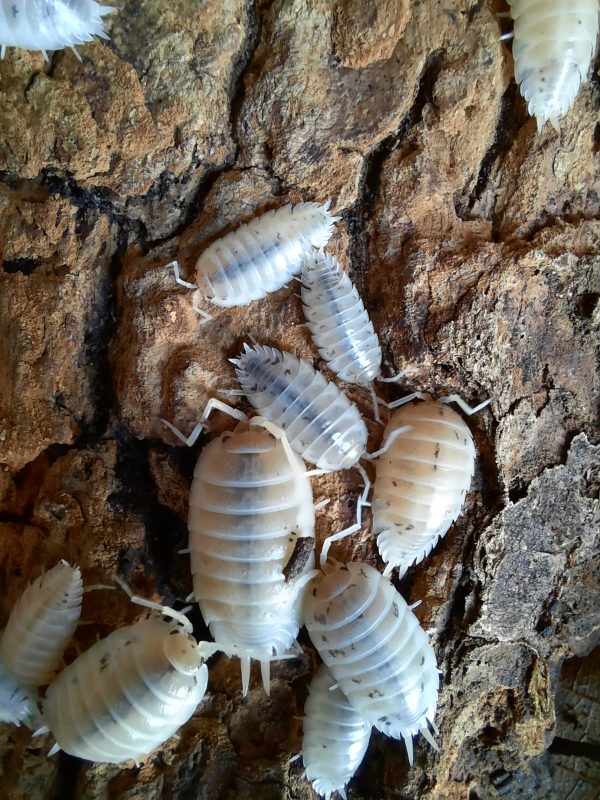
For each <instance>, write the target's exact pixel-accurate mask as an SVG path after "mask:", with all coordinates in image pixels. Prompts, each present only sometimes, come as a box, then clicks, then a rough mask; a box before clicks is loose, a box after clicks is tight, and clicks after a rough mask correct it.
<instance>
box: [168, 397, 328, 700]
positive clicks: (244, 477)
mask: <svg viewBox="0 0 600 800" xmlns="http://www.w3.org/2000/svg"><path fill="white" fill-rule="evenodd" d="M214 409H219V410H221V411H224V412H225V413H228V414H230V415H231V416H233V417H234V418H235V419H237V420H239V424H238V425H237V427H236V428H235V430H234V431H232V432H230V431H227V432H225V433H223V434H222V435H221V436H220V437H217V438H216V439H213V441H212V442H210V443H209V444H208V445H207V446H206V447H205V448H204V449H203V451H202V452H201V453H200V456H199V457H198V461H197V463H196V467H195V469H194V479H193V481H192V486H191V489H190V505H189V516H188V527H189V531H190V537H189V552H190V557H191V567H192V577H193V583H194V592H193V597H194V598H195V599H196V600H197V601H198V604H199V606H200V610H201V612H202V616H203V617H204V620H205V622H206V623H207V625H208V626H209V628H210V631H211V633H212V634H213V636H214V638H215V640H216V641H217V642H218V644H219V649H221V650H222V651H223V652H225V653H226V654H227V655H236V656H239V657H240V664H241V670H242V691H243V693H244V694H246V693H247V691H248V685H249V678H250V662H251V659H255V660H257V661H259V662H260V665H261V673H262V678H263V684H264V687H265V690H266V692H267V694H268V693H269V685H270V663H271V661H273V660H275V659H279V658H285V657H287V655H286V654H287V651H288V650H289V648H290V647H291V646H292V645H293V643H294V640H295V637H296V636H297V633H298V630H299V628H300V624H301V600H302V591H303V589H304V587H305V586H306V584H307V583H308V581H310V580H311V578H312V577H313V576H314V574H315V572H314V570H313V569H312V566H313V563H314V556H313V551H314V509H313V498H312V489H311V486H310V481H309V478H308V473H307V472H306V468H305V466H304V463H303V462H302V460H301V459H300V458H299V456H297V455H296V454H295V453H294V452H293V451H292V449H291V448H290V445H289V443H288V441H287V437H286V436H285V433H284V432H283V431H282V430H281V429H279V428H277V427H276V426H275V425H273V424H271V423H269V422H268V421H267V420H265V419H263V418H260V417H254V418H252V419H248V417H246V415H245V414H243V413H242V412H241V411H239V410H237V409H233V408H230V407H229V406H227V405H226V404H225V403H222V402H221V401H219V400H214V399H213V400H211V401H209V403H208V405H207V407H206V409H205V411H204V414H203V415H202V418H201V420H200V423H199V424H198V425H197V426H196V428H195V430H194V432H193V433H192V435H191V436H190V437H188V438H187V439H186V438H185V437H183V435H182V434H180V433H179V431H177V430H175V429H174V428H173V426H172V425H170V424H168V427H169V428H170V429H171V430H173V431H174V432H175V434H176V435H177V436H178V437H179V438H180V439H181V440H182V441H184V442H185V443H186V444H190V443H193V441H194V439H195V438H196V437H197V435H198V433H199V430H200V429H201V428H200V426H201V425H203V424H204V422H205V421H206V420H207V418H208V416H209V415H210V413H211V412H212V411H213V410H214Z"/></svg>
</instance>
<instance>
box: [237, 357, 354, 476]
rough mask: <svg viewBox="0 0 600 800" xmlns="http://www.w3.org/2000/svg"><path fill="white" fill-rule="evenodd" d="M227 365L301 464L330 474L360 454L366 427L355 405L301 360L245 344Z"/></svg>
mask: <svg viewBox="0 0 600 800" xmlns="http://www.w3.org/2000/svg"><path fill="white" fill-rule="evenodd" d="M232 361H233V363H234V364H235V365H236V373H237V377H238V380H239V382H240V385H241V387H242V390H243V392H244V394H245V395H246V396H247V398H248V400H249V401H250V403H252V405H253V406H254V408H256V409H257V410H258V412H259V413H260V414H262V415H263V416H265V417H266V418H267V419H268V420H270V421H271V422H273V423H274V424H275V425H278V426H279V427H280V428H282V430H284V431H285V433H286V435H287V437H288V439H289V442H290V444H291V446H292V448H293V449H294V450H295V451H296V452H297V453H299V454H300V455H301V456H302V458H304V459H305V460H306V461H310V462H311V463H313V464H316V466H317V467H318V468H319V469H323V470H327V471H335V470H339V469H348V468H349V467H352V466H353V465H354V464H356V463H357V461H358V460H359V459H360V458H361V456H363V455H364V454H365V450H366V446H367V428H366V426H365V423H364V422H363V420H362V418H361V416H360V413H359V411H358V409H357V407H356V406H355V405H354V403H351V402H350V401H349V400H348V398H347V397H346V395H345V394H343V392H341V391H340V390H339V389H338V387H337V386H336V385H335V384H333V383H330V382H329V381H327V380H326V379H325V378H324V377H323V376H322V375H321V373H320V372H317V371H316V370H315V369H314V368H313V367H312V366H311V365H310V364H308V363H307V362H306V361H302V360H301V359H298V358H296V356H293V355H292V354H291V353H286V352H282V351H281V350H276V349H275V348H273V347H263V346H261V345H255V346H254V347H249V346H248V345H245V346H244V352H243V353H242V354H241V355H240V356H239V358H237V359H232Z"/></svg>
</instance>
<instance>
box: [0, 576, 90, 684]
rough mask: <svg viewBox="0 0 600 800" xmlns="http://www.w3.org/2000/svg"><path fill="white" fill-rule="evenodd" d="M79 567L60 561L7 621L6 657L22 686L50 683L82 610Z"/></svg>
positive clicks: (29, 589) (32, 586) (30, 588)
mask: <svg viewBox="0 0 600 800" xmlns="http://www.w3.org/2000/svg"><path fill="white" fill-rule="evenodd" d="M82 595H83V585H82V582H81V572H80V570H79V567H71V566H69V564H67V562H66V561H60V562H59V563H58V564H57V565H56V566H55V567H53V568H52V569H51V570H48V572H45V573H44V574H43V575H41V576H40V577H39V578H37V579H36V580H35V581H34V582H33V583H32V584H30V585H29V586H28V587H27V589H25V591H24V592H23V594H22V595H21V597H20V598H19V600H18V601H17V603H16V604H15V606H14V608H13V610H12V611H11V614H10V617H9V619H8V622H7V624H6V630H5V631H4V636H3V638H2V649H1V654H2V661H3V663H4V666H5V667H6V669H7V670H8V671H9V672H10V673H11V674H12V675H13V677H14V678H16V680H17V681H18V682H19V683H20V684H21V685H22V686H44V685H45V684H47V683H50V681H51V680H52V678H53V677H54V674H55V672H56V670H57V669H58V667H59V665H60V661H61V658H62V655H63V652H64V651H65V648H66V647H67V645H68V643H69V641H70V639H71V637H72V636H73V634H74V633H75V629H76V628H77V623H78V622H79V616H80V614H81V599H82Z"/></svg>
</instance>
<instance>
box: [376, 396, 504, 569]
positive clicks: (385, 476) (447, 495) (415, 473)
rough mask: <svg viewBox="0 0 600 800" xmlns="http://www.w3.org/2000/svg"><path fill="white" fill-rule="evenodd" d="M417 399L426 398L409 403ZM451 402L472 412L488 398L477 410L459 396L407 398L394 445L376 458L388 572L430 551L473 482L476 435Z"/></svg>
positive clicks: (394, 421)
mask: <svg viewBox="0 0 600 800" xmlns="http://www.w3.org/2000/svg"><path fill="white" fill-rule="evenodd" d="M414 399H422V400H424V402H422V403H414V404H411V405H404V403H409V402H410V401H411V400H414ZM449 401H456V402H459V401H460V402H459V404H460V405H461V407H462V408H463V410H465V411H466V412H467V413H469V414H472V413H475V412H476V411H479V410H480V409H481V408H483V407H484V406H486V405H487V404H488V402H489V401H486V402H484V403H482V404H480V405H479V406H477V408H474V409H472V408H469V406H467V405H466V404H465V403H464V402H463V401H462V400H460V398H457V397H456V396H451V397H446V398H443V399H442V400H433V399H432V398H431V397H429V396H428V395H425V394H422V393H420V392H417V393H415V394H412V395H409V396H408V397H404V398H402V400H401V401H400V402H401V403H402V404H403V407H402V408H400V409H399V410H398V411H396V412H395V413H394V414H393V416H392V418H391V419H390V421H389V422H388V425H387V427H386V429H385V433H384V441H386V440H387V441H390V442H391V444H390V447H389V449H388V451H387V453H386V455H385V456H382V457H381V458H380V459H379V461H378V462H377V474H376V478H375V484H374V488H373V504H372V505H373V530H374V531H375V533H377V534H378V537H377V546H378V548H379V553H380V555H381V557H382V559H383V560H384V561H385V562H386V568H385V572H384V574H385V575H387V574H389V573H390V572H391V571H392V570H393V569H394V568H395V567H398V568H399V571H400V575H403V574H404V573H405V572H406V570H407V569H408V568H409V567H410V566H411V565H412V564H418V563H419V562H420V561H421V560H422V559H423V558H425V556H426V555H428V554H429V553H430V551H431V550H432V549H433V548H434V547H435V546H436V544H437V543H438V541H439V540H440V538H441V537H442V536H444V534H446V533H447V531H448V529H449V528H450V526H451V525H452V523H453V522H454V520H455V519H456V518H457V517H458V515H459V514H460V510H461V508H462V505H463V502H464V499H465V496H466V494H467V491H468V489H469V486H470V485H471V479H472V477H473V472H474V469H475V445H474V444H473V437H472V436H471V432H470V430H469V428H468V427H467V424H466V423H465V421H464V420H463V418H462V417H461V416H460V415H459V414H457V413H456V412H455V411H453V410H452V409H451V408H448V406H447V405H446V403H448V402H449ZM396 405H398V403H396ZM399 429H402V430H401V432H398V431H399Z"/></svg>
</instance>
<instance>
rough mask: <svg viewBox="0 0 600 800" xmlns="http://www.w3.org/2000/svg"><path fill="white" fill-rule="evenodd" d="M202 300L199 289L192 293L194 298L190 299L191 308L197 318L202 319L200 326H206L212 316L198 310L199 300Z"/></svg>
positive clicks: (200, 309) (202, 310)
mask: <svg viewBox="0 0 600 800" xmlns="http://www.w3.org/2000/svg"><path fill="white" fill-rule="evenodd" d="M201 299H202V293H201V292H200V290H199V289H197V290H196V291H195V292H194V297H193V298H192V308H193V309H194V311H195V312H196V314H198V316H199V317H202V322H201V323H200V325H206V323H207V322H210V321H211V319H212V315H211V314H209V313H208V311H204V309H202V308H200V305H199V303H200V300H201Z"/></svg>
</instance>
